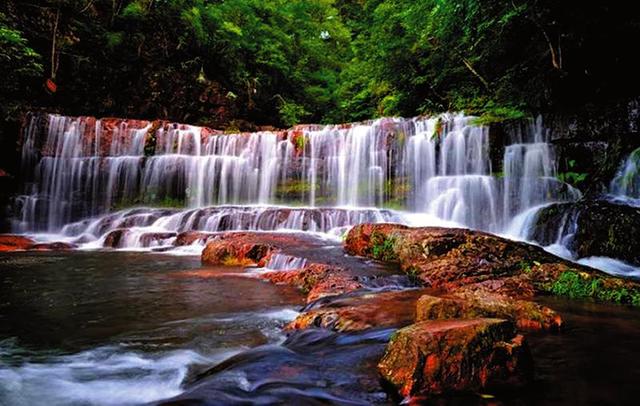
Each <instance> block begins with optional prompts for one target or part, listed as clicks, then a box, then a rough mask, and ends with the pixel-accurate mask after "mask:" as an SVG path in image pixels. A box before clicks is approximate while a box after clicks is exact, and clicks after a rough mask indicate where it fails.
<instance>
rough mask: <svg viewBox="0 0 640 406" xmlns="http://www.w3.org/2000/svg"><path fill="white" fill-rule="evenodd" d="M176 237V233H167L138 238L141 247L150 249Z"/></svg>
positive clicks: (145, 235)
mask: <svg viewBox="0 0 640 406" xmlns="http://www.w3.org/2000/svg"><path fill="white" fill-rule="evenodd" d="M175 236H176V233H172V232H167V233H145V234H142V235H141V236H140V243H141V244H142V246H143V247H151V246H152V245H158V244H161V243H162V242H163V241H164V240H168V239H169V238H173V237H175Z"/></svg>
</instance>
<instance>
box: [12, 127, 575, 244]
mask: <svg viewBox="0 0 640 406" xmlns="http://www.w3.org/2000/svg"><path fill="white" fill-rule="evenodd" d="M37 120H42V117H41V116H37V115H34V116H33V117H32V122H31V123H30V124H29V125H28V126H26V128H25V131H24V135H23V142H22V157H23V160H22V163H23V173H24V174H26V175H25V176H26V177H27V178H28V182H27V183H26V185H25V188H24V194H23V195H22V196H19V197H18V198H17V199H16V205H15V206H16V207H15V208H16V216H15V221H14V225H15V228H16V230H17V231H21V232H31V233H34V232H48V233H59V234H60V233H61V234H63V235H65V236H67V237H69V238H71V237H74V238H76V239H80V240H82V241H87V240H92V239H93V240H94V241H98V240H100V239H102V240H104V239H105V236H106V235H107V234H108V233H109V232H112V231H114V230H121V229H125V228H132V227H133V228H136V230H137V231H135V232H137V233H138V235H139V236H138V237H136V238H133V240H131V239H126V241H134V240H135V242H131V244H134V245H140V244H143V243H142V240H143V238H142V236H143V235H145V234H149V233H151V232H155V233H159V232H164V233H165V234H166V233H168V234H167V235H170V234H171V233H179V232H184V231H193V230H195V231H208V232H213V231H227V230H277V229H290V230H304V231H316V232H336V230H340V229H344V227H348V226H351V225H354V224H357V223H360V222H382V221H396V222H411V218H412V215H414V214H420V213H421V214H424V215H425V216H428V218H432V219H435V220H437V221H439V222H441V223H447V224H450V223H454V224H457V225H458V226H463V227H470V228H475V229H481V230H486V231H490V232H496V233H497V232H503V231H504V230H506V229H507V228H508V227H509V225H510V223H511V222H512V221H513V219H514V218H516V217H517V216H518V215H519V214H520V213H523V212H526V211H527V210H529V209H531V208H532V207H537V206H539V205H541V204H544V203H548V202H552V201H563V200H571V199H575V198H576V197H577V196H579V193H578V192H576V191H573V190H571V188H569V187H568V186H567V185H565V184H563V183H562V182H559V181H557V180H556V179H555V175H556V172H555V158H554V154H553V148H552V147H551V145H550V144H549V143H548V134H546V132H545V131H544V129H543V127H542V123H541V121H540V120H537V121H535V122H532V123H531V125H529V126H527V127H526V128H525V129H519V130H518V131H513V132H512V134H511V135H510V140H509V142H508V145H506V146H505V149H504V157H503V159H502V168H496V169H497V170H500V169H502V172H494V168H492V164H491V163H492V162H496V160H495V159H494V160H492V155H491V154H492V145H490V136H489V135H490V134H489V128H488V127H486V126H477V125H474V124H473V117H470V116H465V115H463V114H443V115H440V116H436V117H416V118H411V119H402V118H382V119H378V120H374V121H370V122H364V123H353V124H343V125H326V126H318V125H305V126H297V127H294V128H292V129H290V130H286V131H263V132H255V133H237V134H225V133H221V132H218V131H213V130H211V129H208V128H204V127H196V126H189V125H183V124H175V123H168V122H159V121H156V122H148V121H142V120H120V119H102V120H96V119H93V118H91V117H65V116H59V115H48V116H47V117H46V124H45V125H37ZM495 150H496V151H498V150H499V148H497V149H495ZM495 153H496V152H494V154H495ZM132 207H138V208H132ZM144 207H147V208H144ZM152 207H155V209H154V208H152ZM162 207H167V209H162ZM332 230H333V231H332ZM135 232H134V231H131V230H130V231H129V234H131V233H133V234H135Z"/></svg>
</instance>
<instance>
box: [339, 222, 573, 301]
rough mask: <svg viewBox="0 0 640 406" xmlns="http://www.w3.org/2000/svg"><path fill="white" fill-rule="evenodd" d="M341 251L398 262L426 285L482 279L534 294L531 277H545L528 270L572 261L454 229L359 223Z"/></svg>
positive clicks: (454, 285) (455, 285) (502, 289)
mask: <svg viewBox="0 0 640 406" xmlns="http://www.w3.org/2000/svg"><path fill="white" fill-rule="evenodd" d="M345 250H346V251H347V252H348V253H350V254H355V255H365V256H368V257H371V258H375V259H380V260H383V261H385V262H391V263H398V264H399V265H400V268H401V269H402V270H403V271H404V272H406V273H407V274H409V275H410V276H412V277H413V278H415V279H416V280H417V281H419V282H421V283H422V284H423V285H425V286H430V287H434V288H438V289H444V290H446V291H452V290H455V289H459V288H460V287H463V286H469V285H472V284H482V285H491V286H485V287H487V288H490V290H493V291H499V292H498V293H504V294H509V295H511V296H524V297H531V296H533V295H534V294H535V291H536V287H535V282H536V280H535V279H536V278H542V277H543V276H544V275H541V274H540V272H531V269H532V268H533V267H534V266H536V267H538V268H540V266H542V265H543V264H547V263H551V264H558V263H559V264H562V266H563V267H564V268H565V269H569V268H570V267H571V266H573V264H571V263H568V262H567V261H563V260H561V259H559V258H557V257H555V256H553V255H551V254H549V253H547V252H545V251H544V250H543V249H541V248H540V247H537V246H533V245H529V244H525V243H521V242H516V241H511V240H507V239H505V238H501V237H498V236H495V235H492V234H488V233H483V232H480V231H472V230H467V229H455V228H439V227H422V228H409V227H406V226H402V225H393V224H363V225H358V226H355V227H354V228H353V229H352V230H351V231H350V232H349V233H348V235H347V238H346V241H345ZM541 269H542V268H541Z"/></svg>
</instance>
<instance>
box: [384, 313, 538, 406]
mask: <svg viewBox="0 0 640 406" xmlns="http://www.w3.org/2000/svg"><path fill="white" fill-rule="evenodd" d="M378 371H379V372H380V373H381V375H382V376H383V378H384V379H385V380H387V381H388V382H390V383H391V384H392V385H393V386H395V387H396V388H397V389H398V391H399V393H400V395H402V396H403V397H405V398H411V397H416V396H418V397H429V396H433V395H440V394H444V393H450V392H459V391H477V390H482V389H485V388H492V387H498V386H502V385H509V386H512V385H521V384H525V383H527V382H528V381H529V380H530V379H531V378H532V373H533V364H532V359H531V353H530V351H529V348H528V346H527V344H526V341H525V340H524V337H523V336H521V335H516V333H515V329H514V327H513V325H512V324H511V323H510V322H508V321H505V320H500V319H467V320H438V321H424V322H419V323H416V324H412V325H410V326H408V327H405V328H402V329H400V330H398V331H397V332H396V333H395V334H394V336H393V337H392V338H391V341H390V342H389V344H388V345H387V348H386V351H385V354H384V356H383V358H382V359H381V360H380V362H379V363H378Z"/></svg>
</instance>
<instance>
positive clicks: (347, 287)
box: [262, 263, 362, 302]
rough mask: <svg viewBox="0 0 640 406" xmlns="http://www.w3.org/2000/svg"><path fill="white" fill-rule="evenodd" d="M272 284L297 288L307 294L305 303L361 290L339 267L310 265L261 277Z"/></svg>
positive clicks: (354, 279)
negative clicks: (284, 284) (282, 284)
mask: <svg viewBox="0 0 640 406" xmlns="http://www.w3.org/2000/svg"><path fill="white" fill-rule="evenodd" d="M262 277H263V278H264V279H267V280H269V281H271V282H274V283H286V284H288V285H293V286H298V287H299V288H300V289H302V290H303V291H305V292H307V293H308V294H307V302H313V301H314V300H317V299H319V298H321V297H326V296H334V295H339V294H342V293H347V292H352V291H354V290H358V289H361V288H362V284H361V283H360V282H358V281H357V280H356V278H355V277H354V276H352V275H349V273H348V272H347V271H346V270H344V269H342V268H339V267H334V266H330V265H326V264H316V263H312V264H309V265H307V266H306V267H304V269H301V270H288V271H273V272H267V273H265V274H263V275H262Z"/></svg>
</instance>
